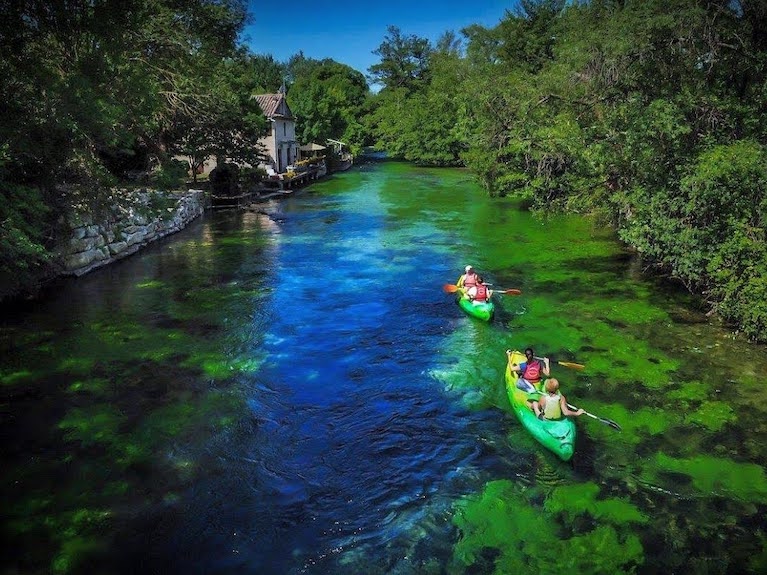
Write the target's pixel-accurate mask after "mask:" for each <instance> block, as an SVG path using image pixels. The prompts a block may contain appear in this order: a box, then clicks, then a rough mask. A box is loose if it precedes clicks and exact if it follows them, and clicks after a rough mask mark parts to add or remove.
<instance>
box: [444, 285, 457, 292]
mask: <svg viewBox="0 0 767 575" xmlns="http://www.w3.org/2000/svg"><path fill="white" fill-rule="evenodd" d="M442 289H443V290H444V291H446V292H447V293H455V292H457V291H458V290H459V289H461V288H459V287H458V286H457V285H453V284H445V285H443V286H442Z"/></svg>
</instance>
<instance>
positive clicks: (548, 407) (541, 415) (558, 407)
mask: <svg viewBox="0 0 767 575" xmlns="http://www.w3.org/2000/svg"><path fill="white" fill-rule="evenodd" d="M544 387H545V388H546V393H545V395H542V396H541V397H540V399H539V400H538V401H534V402H533V411H534V412H535V416H536V417H537V418H538V419H562V416H563V415H568V416H578V415H582V414H583V410H582V409H580V408H579V409H577V410H576V411H573V410H572V409H570V408H569V407H567V400H566V399H565V396H564V395H562V394H561V393H559V381H557V380H556V379H554V378H553V377H550V378H549V379H547V380H546V383H545V384H544Z"/></svg>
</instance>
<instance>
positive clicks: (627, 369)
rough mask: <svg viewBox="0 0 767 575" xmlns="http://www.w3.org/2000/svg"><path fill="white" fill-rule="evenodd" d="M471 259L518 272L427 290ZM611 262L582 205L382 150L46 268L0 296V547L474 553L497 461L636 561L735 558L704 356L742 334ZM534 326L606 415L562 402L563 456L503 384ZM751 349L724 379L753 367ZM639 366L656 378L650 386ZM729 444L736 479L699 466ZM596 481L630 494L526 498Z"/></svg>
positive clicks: (220, 565) (339, 555) (486, 559)
mask: <svg viewBox="0 0 767 575" xmlns="http://www.w3.org/2000/svg"><path fill="white" fill-rule="evenodd" d="M544 258H545V261H544ZM539 262H542V263H539ZM468 263H471V264H473V265H474V266H475V267H477V268H478V269H480V270H482V271H483V272H484V273H485V275H486V280H488V281H490V283H493V284H494V286H495V287H497V288H512V287H514V288H522V290H523V292H524V293H523V296H520V297H504V296H500V297H498V296H496V317H495V319H494V321H492V322H491V323H485V322H481V321H478V320H475V319H473V318H469V317H468V316H466V315H465V314H464V313H463V312H462V311H461V310H460V309H459V308H458V306H457V305H455V303H454V300H453V299H452V296H450V295H448V294H446V293H445V292H444V291H443V289H442V286H443V285H444V284H446V283H454V282H455V281H456V279H457V278H458V276H459V274H460V272H461V270H462V269H463V266H464V265H466V264H468ZM632 266H633V262H632V260H631V259H630V258H627V257H626V254H625V253H624V252H623V250H622V249H621V247H620V246H619V245H618V244H617V242H616V241H615V239H614V237H612V235H611V234H610V233H609V231H608V230H603V229H601V228H599V227H594V226H593V225H592V224H591V223H588V222H586V221H585V220H583V219H581V218H551V219H546V220H543V219H537V218H534V217H531V216H530V215H529V214H526V213H524V212H522V211H520V210H519V208H518V206H517V205H515V204H513V203H510V202H506V201H503V200H499V199H495V200H493V199H489V198H487V197H486V196H485V195H484V194H483V192H482V191H481V190H480V189H479V188H478V187H477V186H476V185H475V184H474V183H472V181H471V179H470V177H469V176H468V174H466V173H464V172H461V171H459V170H423V169H418V168H414V167H412V166H407V165H404V164H396V163H381V164H368V165H363V166H359V167H355V168H354V169H353V170H352V171H350V172H346V173H344V174H341V175H338V176H335V177H333V178H328V179H327V180H324V181H323V182H320V183H318V184H316V185H314V186H312V187H311V188H308V189H305V190H303V191H300V192H297V193H295V194H294V195H292V196H290V197H287V198H282V199H280V200H270V201H267V202H263V203H261V204H258V205H256V206H254V207H253V209H252V210H250V211H245V212H238V211H218V212H211V213H208V214H206V215H205V216H204V217H203V218H202V219H200V220H198V221H196V222H194V223H193V224H192V225H191V226H190V227H189V228H187V229H186V230H184V231H182V232H180V233H179V234H176V235H175V236H173V237H170V238H166V239H165V240H163V241H161V242H159V243H157V244H156V245H152V246H149V247H147V248H146V249H145V250H143V251H142V252H140V253H139V254H137V255H135V256H132V257H130V258H128V259H126V260H123V261H121V262H118V263H116V264H114V265H112V266H109V267H108V268H105V269H102V270H98V271H96V272H94V273H92V274H89V275H88V276H85V277H83V278H79V279H76V280H74V279H73V280H67V281H63V282H60V283H58V284H57V285H55V286H53V287H52V288H51V289H50V290H48V291H47V292H46V293H45V294H44V297H43V298H41V299H40V300H37V301H34V302H29V303H28V304H26V305H24V306H22V307H19V308H16V309H6V310H4V315H3V318H2V321H0V351H2V355H1V356H0V358H1V359H0V384H1V385H0V414H1V415H2V418H1V419H0V437H2V438H3V441H2V448H1V449H2V450H1V451H0V454H1V455H2V462H3V465H4V468H5V472H4V474H3V476H2V480H1V481H0V488H1V489H0V504H1V505H2V508H3V510H4V518H3V521H2V527H3V538H4V540H3V543H4V547H5V552H4V554H3V556H2V559H0V572H3V573H51V572H53V573H105V574H109V573H115V574H122V573H200V574H202V573H205V574H230V573H232V574H233V573H238V574H239V573H249V574H259V575H271V574H275V575H277V574H280V575H282V574H291V575H292V574H299V573H300V574H304V573H305V574H339V575H346V574H357V573H408V574H410V573H446V572H450V573H469V572H470V573H492V572H493V571H494V569H495V567H494V564H493V557H494V556H495V555H493V554H494V553H497V551H496V550H493V549H491V550H490V551H489V552H488V555H487V556H483V557H475V562H474V563H473V564H465V563H461V561H460V560H459V559H457V558H456V556H455V555H454V552H455V545H456V544H457V543H459V542H460V541H464V540H465V539H466V538H467V537H469V536H471V533H469V532H468V531H467V532H462V531H461V530H460V529H459V528H458V527H457V526H456V524H455V519H456V514H460V513H462V512H461V511H458V510H457V509H458V508H457V507H456V505H457V503H459V502H461V501H464V500H467V498H468V499H469V500H472V499H476V498H477V497H478V496H479V495H481V494H482V492H483V490H484V489H485V488H486V486H487V485H488V484H490V483H491V482H497V481H503V480H507V481H510V482H511V485H513V486H514V488H515V489H517V490H518V492H515V494H513V495H512V496H511V497H512V501H510V502H507V504H508V505H509V508H510V509H513V508H515V506H518V508H519V509H520V510H521V511H524V510H529V509H531V508H532V509H534V511H533V512H532V513H533V514H534V515H535V516H538V515H540V516H541V517H543V516H544V515H546V517H547V519H546V521H547V525H549V524H550V525H555V524H556V522H557V521H560V522H563V523H562V524H563V525H566V528H564V527H563V528H561V529H560V531H561V533H562V535H563V536H565V535H573V534H575V535H577V534H578V533H579V532H578V530H579V529H580V530H581V531H582V532H583V533H588V528H593V527H594V526H600V527H601V526H605V528H608V527H609V528H610V529H613V528H614V529H615V532H616V533H618V534H619V537H620V540H621V541H623V540H626V539H627V538H628V537H629V536H631V537H636V538H637V540H638V541H641V545H642V550H643V552H644V554H645V559H644V564H642V565H640V566H639V569H638V572H643V573H653V572H657V571H658V570H660V569H666V570H667V571H669V572H684V571H683V565H685V562H688V561H692V563H689V564H690V565H698V566H700V565H704V564H705V565H715V566H718V567H717V568H718V569H719V570H718V571H717V570H715V571H713V572H727V569H729V568H730V567H732V568H734V566H735V565H741V566H744V565H746V564H745V563H744V561H745V560H744V559H743V558H744V557H751V556H758V549H759V548H760V546H761V545H762V542H763V537H762V536H760V535H759V534H758V533H759V531H758V529H753V528H752V527H753V525H754V521H755V519H754V518H755V517H756V516H755V515H754V509H755V507H754V506H763V505H764V501H765V500H767V487H765V486H767V481H765V483H764V485H763V484H762V483H760V482H761V481H762V480H764V474H763V473H762V474H761V475H760V474H759V472H758V471H756V470H755V468H754V467H753V462H755V461H758V460H759V459H760V457H761V456H760V455H759V454H760V453H762V451H760V449H759V448H757V447H755V445H756V443H745V444H744V443H743V442H742V441H741V440H740V439H739V438H740V437H742V435H743V434H744V433H746V432H748V431H749V430H751V429H754V428H753V426H752V425H750V424H749V421H748V420H744V422H743V423H739V422H738V420H737V418H735V417H734V416H731V415H730V412H728V411H726V405H723V404H722V403H718V404H714V403H713V400H718V399H719V398H720V397H724V396H725V395H726V396H727V397H729V398H731V401H737V400H735V399H732V398H733V397H735V396H736V395H737V394H735V393H734V392H733V388H732V387H725V386H723V385H721V382H722V381H723V380H724V379H725V376H726V373H725V371H726V364H724V362H722V363H721V365H720V363H719V362H717V361H715V360H714V359H713V358H712V359H710V360H709V359H706V361H702V360H701V359H702V358H703V355H702V352H701V348H702V347H703V346H705V347H706V350H707V351H706V354H711V355H713V354H719V353H721V354H724V356H725V357H727V356H729V354H730V353H732V350H733V349H734V348H735V346H736V344H735V343H734V342H732V343H730V341H731V340H730V339H728V337H727V335H726V332H722V331H720V330H718V328H717V327H716V326H712V325H710V324H709V323H707V322H706V320H705V319H700V318H699V317H698V316H696V313H695V311H694V310H690V309H686V308H684V305H685V302H686V300H685V299H684V298H683V297H682V296H681V295H680V294H679V293H676V292H674V291H673V290H666V289H665V288H661V287H660V286H653V285H652V284H650V283H649V280H646V279H643V278H641V277H640V278H637V277H636V274H634V273H633V267H632ZM673 314H676V315H678V316H679V317H680V318H681V319H680V320H679V321H677V320H676V319H674V317H675V316H674V315H673ZM693 320H694V321H693ZM528 344H531V345H532V344H534V345H536V346H541V347H544V348H545V350H546V352H547V353H555V354H558V357H559V358H560V359H563V360H570V361H572V360H580V361H583V362H586V363H589V364H590V366H591V367H590V370H587V371H586V372H584V373H583V374H574V373H569V372H564V371H563V370H561V369H559V368H558V369H559V371H558V373H557V375H558V377H560V379H561V380H562V381H563V382H564V385H565V389H566V391H567V393H568V394H569V395H568V399H569V400H570V401H571V402H573V403H575V402H577V403H578V404H581V402H582V401H585V402H586V403H585V404H584V405H585V406H587V407H589V408H590V409H593V410H596V411H598V412H599V413H602V414H604V415H606V416H609V417H611V418H615V419H620V423H622V424H623V426H624V432H623V433H622V434H616V433H615V432H614V430H611V429H605V428H603V427H600V424H599V423H598V422H594V421H588V420H586V418H580V420H579V421H578V429H579V439H578V442H577V443H576V456H575V458H574V459H573V461H572V462H569V463H563V462H560V461H558V460H557V459H556V457H555V456H553V454H549V453H547V452H546V451H545V450H544V449H543V448H541V446H540V445H538V444H536V443H535V441H533V440H532V439H531V438H530V436H529V435H528V434H527V433H526V432H525V431H524V430H523V429H522V428H521V426H520V425H519V424H518V423H517V421H516V420H515V419H514V417H513V414H512V413H511V412H510V410H509V406H508V400H507V399H506V395H505V389H504V382H503V369H504V357H505V356H504V350H505V349H506V348H507V347H517V348H522V347H524V346H526V345H528ZM738 345H740V344H738ZM643 350H644V351H643ZM752 351H753V353H752V355H751V356H750V359H749V361H750V362H751V363H748V364H745V365H744V368H743V370H742V373H743V377H744V379H743V382H744V383H743V385H752V386H753V382H754V381H757V379H758V375H757V374H758V373H759V371H760V366H763V365H765V362H764V361H763V359H764V357H763V353H762V352H761V351H759V350H752ZM643 354H645V355H649V356H651V359H652V361H651V362H650V363H648V362H646V361H644V360H642V361H639V360H637V359H636V357H635V356H642V355H643ZM716 369H718V370H719V371H718V372H717V371H714V370H716ZM652 378H656V379H660V381H662V382H663V386H664V387H662V388H661V386H660V385H656V384H653V385H656V387H654V388H652V389H650V390H649V391H648V389H649V388H644V389H643V388H642V384H643V382H644V383H646V382H648V381H649V382H652V381H653V380H652ZM663 378H667V379H663ZM748 378H751V379H748ZM755 378H757V379H755ZM687 382H689V383H687ZM702 382H703V383H702ZM709 382H711V384H712V385H715V386H716V387H717V389H719V388H722V389H721V391H722V394H721V396H720V395H718V394H719V391H716V392H713V391H711V392H709V391H707V388H705V387H704V384H705V385H708V383H709ZM699 388H700V389H701V390H703V391H700V392H699V391H697V390H698V389H699ZM753 388H754V389H757V388H756V387H753ZM665 393H669V394H670V395H669V396H668V398H667V399H664V395H663V394H665ZM709 397H710V398H712V403H705V402H704V403H702V404H701V403H700V402H701V401H703V400H706V399H707V398H709ZM664 402H665V403H674V404H675V405H678V406H682V407H683V408H684V410H686V411H685V413H686V415H685V416H684V417H683V416H682V415H676V412H674V413H673V414H671V415H667V414H664V412H663V410H662V409H661V408H660V407H659V406H662V405H664ZM696 402H697V403H696ZM699 405H701V406H702V407H701V410H702V411H701V413H704V415H700V416H696V409H698V406H699ZM740 411H742V410H737V412H740ZM685 417H686V419H685ZM696 417H697V419H696ZM712 417H713V418H717V417H719V418H721V419H722V421H725V423H723V424H722V425H719V424H718V423H717V424H716V425H714V424H712V423H710V420H711V419H712ZM584 420H586V421H584ZM700 422H704V423H708V426H707V427H705V426H701V423H700ZM727 425H730V426H732V427H728V426H727ZM736 426H741V427H736ZM762 435H763V434H762ZM754 437H756V438H758V437H759V435H758V432H757V434H756V435H755V436H754ZM681 438H684V441H682V439H681ZM711 453H713V454H714V455H713V456H712V455H711ZM718 457H721V460H720V459H716V458H718ZM675 458H678V460H679V461H682V462H683V464H682V465H680V466H679V468H678V470H676V471H673V472H670V471H669V469H673V466H674V465H675V462H676V461H677V459H675ZM669 462H670V463H669ZM684 462H687V463H684ZM685 465H686V466H687V467H689V468H691V469H692V471H691V473H692V474H693V475H692V476H691V477H692V479H691V478H690V477H687V476H685V475H684V474H683V473H682V472H683V471H685ZM732 465H742V466H743V467H742V469H744V470H746V471H747V472H748V473H749V474H750V475H748V477H749V478H750V479H749V480H748V482H746V483H747V485H746V486H740V485H739V482H738V481H737V480H736V479H735V476H731V477H729V478H728V477H727V476H726V475H724V476H723V477H724V479H720V476H719V475H718V473H720V471H719V470H721V469H729V467H728V466H732ZM711 477H713V479H711ZM592 484H593V485H596V486H598V487H599V489H600V494H599V499H600V500H610V501H612V499H620V500H621V501H622V502H624V503H622V504H623V505H625V504H630V505H632V506H636V508H637V509H638V510H639V511H640V512H641V513H642V514H643V515H644V516H646V517H650V518H651V519H650V520H649V522H648V523H646V524H639V525H637V524H633V523H627V524H625V525H624V524H622V523H621V521H620V519H619V518H615V517H612V518H611V517H609V514H607V515H608V517H607V518H606V519H605V518H604V517H597V518H596V519H594V518H591V519H582V518H581V517H580V516H578V515H577V514H576V513H575V512H573V516H572V517H567V516H565V517H564V519H563V517H562V516H555V515H553V514H550V512H549V511H548V510H547V509H546V505H544V501H546V500H547V498H548V497H549V496H550V495H551V493H552V492H553V490H554V489H555V488H556V487H557V486H561V485H566V486H574V487H576V488H578V487H583V486H586V487H585V489H590V487H588V486H589V485H592ZM723 485H724V486H730V487H731V489H732V492H728V491H727V490H724V489H723V487H722V486H723ZM526 493H529V494H532V495H529V496H526V495H525V494H526ZM575 493H578V492H575ZM744 494H745V495H744ZM725 496H726V497H727V498H726V499H724V497H725ZM611 498H612V499H611ZM744 499H745V500H744ZM691 501H694V502H695V505H694V507H695V511H694V513H693V512H692V509H691V507H690V502H691ZM723 501H727V503H726V505H725V504H724V503H723ZM531 506H532V507H531ZM547 514H550V515H547ZM713 517H719V518H720V519H719V520H718V521H720V523H718V524H717V523H713V521H714V519H712V518H713ZM568 519H569V520H570V523H568V522H567V521H565V520H568ZM554 529H556V528H554ZM749 532H750V533H751V534H752V535H751V536H748V537H747V536H746V535H745V534H746V533H749ZM504 536H508V535H504ZM493 537H494V533H492V532H488V533H487V539H488V541H492V540H493ZM584 541H585V540H584ZM587 543H588V542H587ZM587 543H583V544H581V543H577V544H578V545H581V547H582V546H583V545H586V544H587ZM588 544H591V543H588ZM593 544H594V545H596V547H595V548H594V549H591V548H587V549H586V551H584V553H587V554H588V553H600V551H598V549H599V546H598V541H597V543H593ZM488 545H489V546H490V547H492V546H493V545H495V544H494V543H488ZM509 549H511V550H512V551H513V550H517V549H521V547H520V546H519V544H518V543H515V542H512V541H510V542H509ZM730 549H732V550H733V551H732V553H733V556H732V557H728V556H726V555H725V554H724V553H725V552H727V553H729V550H730ZM702 550H703V551H702ZM723 550H724V551H723ZM502 551H505V549H502ZM515 552H516V551H515ZM520 553H521V551H520ZM616 553H617V554H620V550H618V551H616ZM701 553H703V554H704V555H705V553H710V554H711V555H712V556H713V557H715V558H716V562H714V563H712V562H711V558H710V557H708V556H704V557H703V558H700V556H701ZM696 559H700V561H699V563H697V564H696V563H694V561H695V560H696ZM463 560H465V557H464V558H463ZM525 561H530V564H529V567H530V570H531V572H538V570H539V569H538V567H536V566H535V565H534V564H533V563H534V562H533V561H532V560H531V559H529V558H528V559H525ZM617 561H618V563H615V564H618V565H620V558H619V559H618V560H617ZM704 561H705V562H704ZM607 564H610V563H607ZM746 568H747V569H750V570H751V572H758V568H757V567H755V564H750V563H749V564H748V565H746ZM680 569H681V570H680ZM675 570H676V571H675Z"/></svg>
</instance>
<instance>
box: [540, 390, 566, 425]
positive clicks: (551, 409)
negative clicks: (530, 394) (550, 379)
mask: <svg viewBox="0 0 767 575" xmlns="http://www.w3.org/2000/svg"><path fill="white" fill-rule="evenodd" d="M561 399H562V396H561V395H559V394H558V393H557V394H555V395H551V394H550V393H549V394H546V405H544V406H543V417H545V418H546V419H561V418H562V406H561V405H560V400H561Z"/></svg>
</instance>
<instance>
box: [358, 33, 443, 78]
mask: <svg viewBox="0 0 767 575" xmlns="http://www.w3.org/2000/svg"><path fill="white" fill-rule="evenodd" d="M431 53H432V47H431V43H430V42H429V41H428V40H427V39H426V38H419V37H418V36H415V35H410V36H405V35H403V34H402V31H401V30H400V29H399V28H397V27H396V26H389V27H387V29H386V37H385V38H384V40H383V42H381V45H380V46H379V47H378V48H377V49H376V50H373V54H376V55H377V56H380V57H381V61H380V62H379V63H378V64H373V65H372V66H371V67H370V68H369V69H368V73H369V74H370V78H371V79H372V80H373V82H374V83H376V84H381V85H382V86H383V88H382V90H384V91H385V90H394V89H398V88H404V89H406V90H408V91H410V90H417V89H418V88H419V87H420V86H421V85H422V84H424V83H426V82H428V80H429V73H430V70H429V59H430V57H431Z"/></svg>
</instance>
